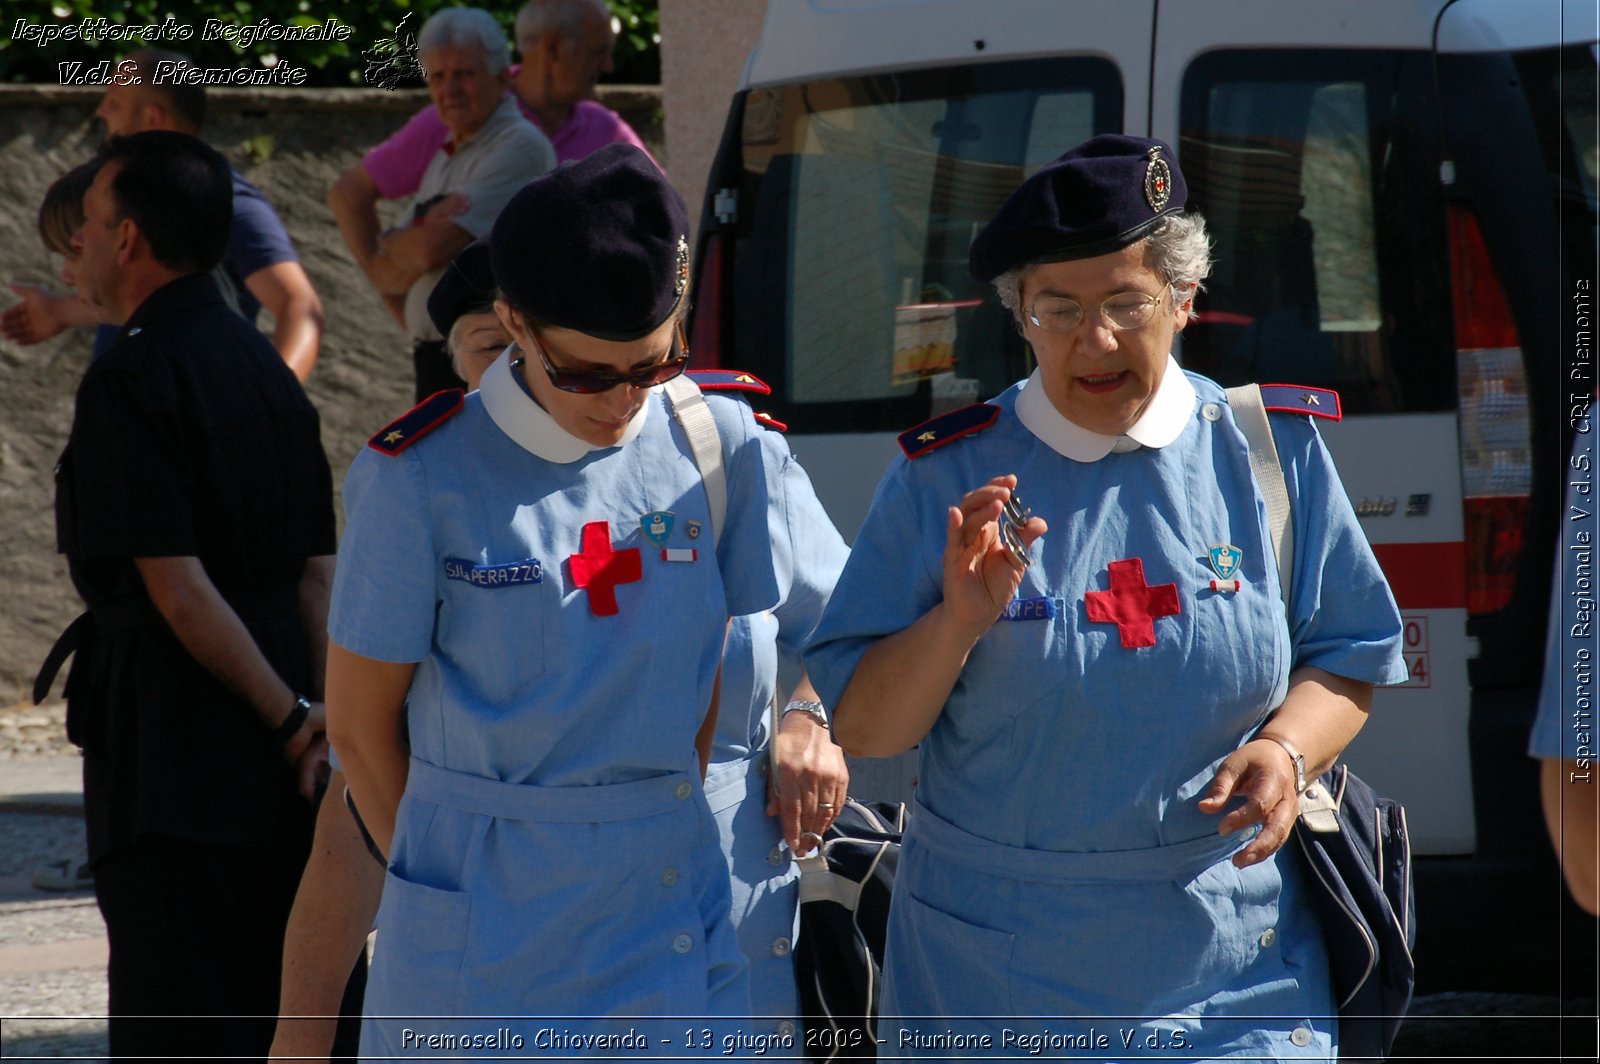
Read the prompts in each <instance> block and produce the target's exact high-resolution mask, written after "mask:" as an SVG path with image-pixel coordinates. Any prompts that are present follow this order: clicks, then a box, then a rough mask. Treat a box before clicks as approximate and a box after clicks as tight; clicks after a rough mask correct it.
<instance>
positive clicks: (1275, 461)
mask: <svg viewBox="0 0 1600 1064" xmlns="http://www.w3.org/2000/svg"><path fill="white" fill-rule="evenodd" d="M1226 394H1227V397H1228V406H1229V407H1230V408H1232V410H1233V420H1234V422H1235V423H1236V424H1237V425H1238V426H1239V431H1240V432H1243V433H1244V438H1245V442H1247V443H1248V444H1249V445H1250V472H1251V473H1253V474H1254V475H1255V479H1256V488H1257V489H1258V490H1259V491H1260V492H1261V499H1262V501H1263V502H1264V503H1266V506H1267V538H1268V539H1269V540H1270V541H1271V543H1272V553H1273V555H1274V556H1275V557H1276V558H1277V560H1278V589H1279V591H1280V592H1281V593H1282V594H1283V609H1284V613H1285V614H1287V613H1288V612H1289V608H1290V602H1291V597H1292V593H1293V588H1294V525H1293V523H1292V522H1291V521H1290V520H1289V485H1288V483H1287V482H1286V481H1285V480H1284V479H1283V464H1282V462H1281V461H1280V460H1279V458H1278V445H1277V444H1276V443H1274V442H1273V439H1272V426H1271V425H1270V424H1269V423H1268V422H1267V408H1266V406H1265V405H1264V404H1263V403H1262V402H1261V389H1260V388H1259V387H1257V386H1256V385H1254V384H1242V385H1240V386H1239V387H1237V388H1229V389H1228V390H1227V393H1226Z"/></svg>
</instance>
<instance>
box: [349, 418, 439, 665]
mask: <svg viewBox="0 0 1600 1064" xmlns="http://www.w3.org/2000/svg"><path fill="white" fill-rule="evenodd" d="M344 504H345V529H344V538H343V539H342V540H340V542H339V560H338V564H337V566H336V567H335V570H334V579H333V602H332V605H331V607H330V609H329V614H328V638H330V639H331V640H333V641H334V642H335V643H337V644H339V645H340V646H341V647H344V648H345V649H346V650H349V651H352V652H354V653H356V654H360V655H362V656H363V657H368V658H374V659H376V660H378V661H393V662H414V661H421V660H423V659H424V658H426V657H427V656H428V653H429V651H430V650H431V649H432V646H433V620H434V613H435V610H436V608H437V605H438V601H439V593H438V583H437V576H436V569H437V563H436V559H435V552H434V546H433V534H432V523H431V520H430V517H429V505H428V492H427V477H426V471H425V470H424V469H423V467H422V464H421V461H420V460H419V459H418V458H417V457H416V456H415V455H414V454H412V453H409V452H408V453H405V454H401V455H398V456H396V457H392V458H391V457H388V456H386V455H381V454H379V453H378V452H377V451H374V450H371V449H367V450H363V451H362V452H361V453H360V454H358V455H357V456H356V460H355V461H354V462H353V463H351V465H350V472H349V473H348V474H347V475H346V476H345V481H344Z"/></svg>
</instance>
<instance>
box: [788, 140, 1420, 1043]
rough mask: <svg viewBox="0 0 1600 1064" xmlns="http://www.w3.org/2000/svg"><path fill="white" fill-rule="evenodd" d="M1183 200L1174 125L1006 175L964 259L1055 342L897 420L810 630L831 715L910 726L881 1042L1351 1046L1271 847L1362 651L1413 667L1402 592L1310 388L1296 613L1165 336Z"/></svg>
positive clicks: (1357, 690) (1186, 267)
mask: <svg viewBox="0 0 1600 1064" xmlns="http://www.w3.org/2000/svg"><path fill="white" fill-rule="evenodd" d="M1183 204H1184V186H1183V179H1182V175H1181V174H1180V173H1179V172H1178V171H1177V168H1176V166H1175V165H1174V164H1173V162H1172V161H1171V157H1170V153H1169V151H1168V149H1167V148H1166V146H1165V145H1163V144H1160V143H1159V142H1155V141H1146V140H1142V139H1139V138H1132V137H1120V136H1113V137H1097V138H1095V139H1093V140H1091V141H1089V142H1087V143H1085V144H1084V145H1081V146H1080V147H1079V148H1076V149H1074V150H1073V151H1070V152H1068V153H1067V154H1065V155H1063V156H1062V157H1061V158H1060V159H1059V160H1057V161H1055V162H1054V163H1051V164H1049V165H1048V166H1046V167H1044V168H1043V169H1042V170H1041V171H1040V172H1039V173H1038V174H1036V175H1035V176H1034V177H1032V178H1030V179H1029V180H1028V181H1027V182H1025V183H1024V184H1023V185H1022V186H1021V188H1019V189H1018V190H1017V192H1016V193H1014V194H1013V196H1012V197H1011V198H1010V199H1009V200H1008V201H1007V202H1006V204H1005V205H1004V206H1003V207H1002V208H1001V210H1000V212H999V213H998V214H997V215H996V217H995V219H994V220H993V221H992V222H991V223H990V225H989V226H988V227H987V228H986V229H985V231H984V232H983V233H982V234H981V235H980V236H979V238H978V239H977V241H976V242H975V243H974V245H973V249H972V264H973V273H974V275H975V276H976V277H978V278H979V279H980V280H981V281H985V282H990V281H993V282H994V283H995V284H996V286H997V288H998V289H999V291H1000V293H1001V298H1002V301H1003V302H1005V303H1006V305H1007V306H1008V307H1009V308H1010V309H1012V310H1013V312H1014V313H1015V314H1016V315H1017V319H1018V321H1019V324H1020V325H1021V328H1022V332H1023V334H1024V336H1025V337H1026V338H1027V339H1028V341H1029V342H1030V343H1031V344H1032V346H1033V349H1034V351H1035V354H1036V356H1037V358H1038V363H1039V368H1038V370H1037V372H1035V373H1034V374H1033V376H1032V377H1031V378H1029V379H1028V380H1026V381H1023V382H1020V383H1019V384H1017V385H1015V386H1014V387H1012V388H1011V389H1010V390H1008V391H1007V392H1005V393H1004V394H1002V395H1001V396H1000V397H999V398H997V399H996V400H995V401H994V402H993V403H991V404H983V405H981V406H978V407H972V408H968V409H967V410H964V411H958V412H956V413H954V414H951V415H947V416H946V417H944V418H940V419H936V420H935V421H933V422H930V423H929V424H927V425H924V426H919V427H918V428H916V429H913V430H911V431H909V432H907V433H905V434H904V435H903V436H902V437H901V440H902V446H903V447H904V448H905V449H906V451H907V454H908V456H910V457H908V458H907V459H905V460H897V461H896V462H895V464H894V465H893V466H891V468H890V470H889V472H888V473H887V475H886V476H885V478H884V480H883V482H882V484H881V485H880V486H879V488H878V493H877V496H876V498H875V499H874V501H873V505H872V509H871V512H870V513H869V515H868V517H867V520H866V524H865V526H864V528H863V529H862V532H861V534H860V536H859V537H858V539H857V541H856V543H855V545H854V548H853V550H852V553H851V557H850V561H849V563H848V564H847V565H846V568H845V572H844V575H843V576H842V577H841V579H840V582H839V585H838V587H837V588H836V590H835V593H834V596H833V599H832V601H831V602H830V604H829V607H828V609H827V611H826V612H825V614H824V616H823V619H822V622H821V623H820V625H819V626H818V629H817V632H816V633H815V636H814V641H813V644H812V646H811V648H810V650H809V651H808V653H807V656H806V661H807V664H808V666H809V668H810V671H811V675H812V677H813V678H814V680H815V681H816V685H817V688H818V690H819V691H821V692H822V694H823V696H824V697H825V698H827V699H830V700H832V702H831V704H834V705H835V706H836V709H835V722H834V728H835V734H836V737H837V738H838V739H839V741H840V742H841V744H842V745H843V746H844V748H845V749H846V750H847V751H849V752H851V753H854V754H861V755H873V756H884V755H888V754H892V753H895V752H898V751H900V750H903V749H906V748H908V747H910V746H911V745H913V744H916V743H919V742H920V743H921V755H920V756H921V770H920V785H919V789H918V792H917V802H916V807H915V809H914V811H913V813H912V816H911V821H910V830H909V833H908V836H907V841H906V843H905V847H904V850H903V852H902V855H901V862H900V866H899V875H898V878H897V881H896V883H895V893H894V905H893V910H892V913H891V917H890V929H889V940H888V947H887V950H888V956H887V962H886V971H885V992H884V1009H883V1014H884V1017H885V1018H884V1019H883V1020H882V1021H880V1024H879V1031H878V1033H879V1036H880V1037H882V1038H886V1039H887V1040H888V1041H887V1045H888V1047H889V1048H890V1049H891V1050H893V1051H897V1052H900V1053H903V1054H913V1055H915V1054H921V1053H928V1054H948V1055H957V1056H968V1057H985V1056H990V1055H993V1054H995V1053H1010V1054H1025V1053H1028V1052H1033V1051H1043V1052H1046V1053H1050V1052H1054V1053H1073V1054H1076V1055H1080V1056H1083V1057H1085V1058H1088V1059H1100V1060H1107V1059H1111V1060H1131V1059H1141V1058H1153V1057H1160V1058H1162V1059H1198V1058H1201V1057H1212V1056H1231V1057H1238V1058H1244V1059H1269V1058H1292V1057H1304V1058H1309V1059H1318V1058H1327V1057H1329V1056H1331V1055H1332V1054H1333V1053H1334V1051H1335V1048H1336V1044H1337V1030H1336V1023H1335V1020H1334V1019H1333V1017H1334V1015H1335V1014H1336V1011H1337V1009H1336V1003H1335V1002H1334V1001H1333V999H1332V993H1331V990H1330V985H1329V974H1328V967H1327V958H1326V954H1325V950H1324V947H1323V942H1322V931H1321V928H1320V927H1319V926H1318V923H1317V920H1316V917H1315V915H1314V914H1313V912H1312V911H1311V908H1310V906H1309V904H1308V899H1307V898H1306V897H1305V891H1306V889H1307V887H1306V884H1305V883H1304V881H1303V877H1302V874H1301V871H1300V869H1299V867H1298V864H1297V862H1296V861H1294V860H1291V859H1289V858H1288V857H1287V856H1286V855H1280V854H1279V853H1278V847H1279V846H1281V845H1282V844H1283V842H1284V840H1285V839H1286V838H1287V837H1288V833H1289V830H1290V828H1291V826H1292V824H1293V818H1294V815H1295V813H1296V804H1297V803H1296V801H1295V795H1296V788H1297V786H1301V787H1303V780H1304V779H1310V778H1314V776H1315V775H1316V774H1317V773H1320V772H1321V771H1323V770H1324V769H1325V768H1326V767H1328V765H1329V764H1331V763H1332V761H1333V760H1334V758H1335V757H1337V755H1338V753H1339V752H1340V750H1342V749H1343V747H1344V746H1345V744H1346V743H1348V741H1349V740H1350V738H1351V737H1352V736H1353V735H1354V734H1355V733H1356V731H1357V730H1358V729H1359V727H1360V726H1361V724H1362V722H1363V721H1364V719H1365V715H1366V710H1367V707H1368V706H1369V705H1370V698H1371V685H1373V684H1380V683H1393V682H1398V681H1400V680H1403V679H1404V677H1405V673H1404V670H1403V668H1402V666H1401V661H1400V654H1399V648H1400V622H1399V617H1398V614H1397V612H1396V610H1395V606H1394V601H1393V599H1392V597H1391V596H1390V594H1389V590H1388V587H1387V585H1386V583H1385V582H1384V579H1383V576H1382V574H1381V573H1380V572H1379V570H1378V567H1377V565H1376V562H1375V561H1374V559H1373V556H1372V554H1371V551H1370V550H1369V548H1368V546H1367V544H1366V541H1365V539H1364V537H1363V535H1362V532H1361V529H1360V528H1359V526H1358V525H1357V523H1356V520H1355V516H1354V514H1353V513H1352V512H1351V510H1350V507H1349V504H1348V502H1347V501H1346V498H1345V495H1344V492H1343V490H1342V488H1341V486H1340V484H1339V481H1338V477H1337V474H1336V473H1335V471H1334V469H1333V466H1332V464H1331V462H1330V461H1329V458H1328V455H1327V452H1326V451H1325V450H1324V448H1323V446H1322V443H1321V441H1320V439H1319V438H1318V436H1317V433H1316V431H1315V430H1314V429H1313V428H1312V426H1311V424H1310V423H1309V419H1307V418H1305V417H1299V416H1294V417H1274V418H1272V432H1273V435H1274V437H1275V439H1276V443H1277V447H1278V451H1279V455H1280V458H1281V460H1282V465H1283V469H1284V474H1285V477H1286V479H1287V482H1288V489H1289V496H1290V502H1291V504H1292V524H1293V530H1294V535H1295V553H1294V575H1293V580H1294V587H1293V591H1294V595H1293V608H1292V615H1290V616H1289V617H1288V620H1287V623H1285V607H1284V603H1283V600H1282V598H1280V588H1279V583H1278V579H1277V573H1276V567H1275V562H1274V559H1273V555H1272V548H1271V546H1270V543H1269V541H1268V539H1267V532H1266V524H1265V511H1264V509H1263V503H1262V501H1261V496H1260V493H1259V492H1258V491H1257V489H1256V487H1255V485H1254V482H1253V479H1252V475H1251V467H1250V461H1249V457H1248V451H1247V446H1246V443H1245V439H1244V437H1243V435H1242V434H1241V431H1240V429H1239V427H1238V425H1237V424H1236V422H1235V415H1234V411H1233V410H1232V409H1231V408H1230V407H1229V405H1228V403H1227V401H1226V399H1225V397H1224V394H1223V392H1222V390H1221V389H1220V388H1219V387H1218V386H1217V385H1215V384H1214V383H1212V382H1211V381H1209V380H1206V379H1205V378H1203V377H1200V376H1197V375H1194V374H1185V373H1184V372H1183V371H1182V370H1181V369H1180V368H1179V367H1178V366H1177V364H1176V362H1175V361H1173V359H1172V358H1171V356H1170V354H1169V348H1170V345H1171V341H1172V338H1173V335H1174V334H1175V333H1176V331H1177V330H1178V329H1180V328H1181V327H1182V326H1183V325H1184V323H1185V322H1186V321H1187V317H1188V314H1189V312H1190V309H1191V304H1192V299H1193V296H1194V292H1195V290H1196V287H1197V285H1198V283H1199V282H1200V281H1201V280H1203V279H1204V277H1205V275H1206V273H1207V272H1208V270H1209V251H1208V249H1207V244H1206V238H1205V235H1204V228H1203V223H1202V222H1200V221H1199V220H1198V219H1197V218H1194V217H1191V216H1183V215H1181V214H1179V212H1180V211H1181V209H1182V207H1183ZM1302 394H1303V395H1309V396H1312V398H1313V399H1317V400H1318V401H1319V402H1327V403H1329V404H1330V405H1331V403H1332V402H1333V400H1334V398H1335V397H1333V396H1332V395H1331V393H1322V394H1321V395H1320V396H1319V395H1318V394H1317V393H1315V392H1310V391H1307V392H1304V393H1297V395H1302ZM1308 408H1309V405H1308ZM1024 504H1025V505H1026V507H1031V510H1032V514H1031V516H1030V515H1028V514H1026V513H1024V512H1019V511H1020V508H1021V507H1022V506H1023V505H1024ZM1008 510H1009V511H1010V512H1008ZM1297 776H1298V777H1299V779H1297ZM919 1017H920V1019H919ZM973 1017H978V1018H976V1019H974V1018H973ZM1042 1017H1048V1019H1045V1018H1042ZM986 1040H987V1041H986Z"/></svg>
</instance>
